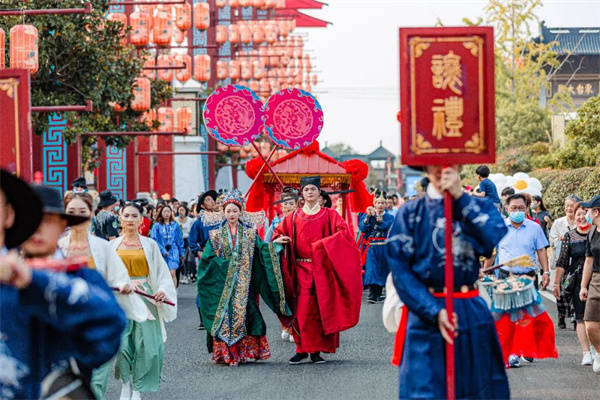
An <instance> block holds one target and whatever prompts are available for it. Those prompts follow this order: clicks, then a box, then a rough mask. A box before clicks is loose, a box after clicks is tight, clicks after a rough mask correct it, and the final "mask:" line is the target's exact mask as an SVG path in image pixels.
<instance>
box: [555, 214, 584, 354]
mask: <svg viewBox="0 0 600 400" xmlns="http://www.w3.org/2000/svg"><path fill="white" fill-rule="evenodd" d="M574 208H575V223H576V224H577V227H576V228H575V229H572V230H570V231H569V232H567V233H566V234H565V235H564V236H563V238H562V245H561V251H560V255H559V256H558V260H557V261H556V276H555V278H554V297H556V300H557V301H559V300H562V301H563V302H565V303H566V304H567V305H568V309H567V316H569V315H570V316H571V317H572V318H573V323H574V324H575V330H576V332H577V339H579V344H580V345H581V348H582V351H583V358H582V359H581V365H592V362H593V353H592V352H593V347H590V340H589V338H588V336H587V332H586V329H585V324H584V322H583V316H584V313H585V302H583V301H581V299H580V298H579V292H580V290H581V277H582V275H583V264H584V262H585V251H586V244H587V235H588V232H589V231H590V230H591V228H592V225H591V224H590V223H589V222H588V220H587V218H586V210H585V208H583V207H581V205H580V204H579V203H578V204H576V205H575V207H574ZM563 275H564V276H563Z"/></svg>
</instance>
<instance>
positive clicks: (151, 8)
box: [138, 5, 156, 29]
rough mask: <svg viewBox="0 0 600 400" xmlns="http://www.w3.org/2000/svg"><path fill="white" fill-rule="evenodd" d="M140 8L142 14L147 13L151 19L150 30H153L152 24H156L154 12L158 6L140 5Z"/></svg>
mask: <svg viewBox="0 0 600 400" xmlns="http://www.w3.org/2000/svg"><path fill="white" fill-rule="evenodd" d="M138 7H139V9H140V12H143V13H146V14H148V16H149V17H150V25H149V29H152V24H153V22H154V21H153V19H154V10H155V9H156V6H142V5H139V6H138Z"/></svg>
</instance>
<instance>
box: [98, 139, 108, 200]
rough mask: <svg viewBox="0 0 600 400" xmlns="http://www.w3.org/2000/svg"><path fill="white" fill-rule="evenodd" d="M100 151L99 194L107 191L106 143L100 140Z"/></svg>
mask: <svg viewBox="0 0 600 400" xmlns="http://www.w3.org/2000/svg"><path fill="white" fill-rule="evenodd" d="M97 144H98V151H99V152H100V160H99V162H98V168H96V172H97V176H96V178H97V180H96V190H97V191H98V193H100V192H101V191H103V190H105V189H106V142H105V141H104V140H103V139H100V138H98V142H97Z"/></svg>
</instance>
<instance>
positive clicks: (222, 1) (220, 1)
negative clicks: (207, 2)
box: [215, 0, 227, 8]
mask: <svg viewBox="0 0 600 400" xmlns="http://www.w3.org/2000/svg"><path fill="white" fill-rule="evenodd" d="M215 5H216V6H217V7H219V8H224V7H225V6H226V5H227V0H215Z"/></svg>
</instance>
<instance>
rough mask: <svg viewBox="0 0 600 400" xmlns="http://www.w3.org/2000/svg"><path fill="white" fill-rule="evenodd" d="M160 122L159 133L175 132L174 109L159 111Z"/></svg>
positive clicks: (167, 108) (162, 108)
mask: <svg viewBox="0 0 600 400" xmlns="http://www.w3.org/2000/svg"><path fill="white" fill-rule="evenodd" d="M158 122H159V123H160V126H159V127H158V131H159V132H171V131H173V108H171V107H160V108H159V109H158Z"/></svg>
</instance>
